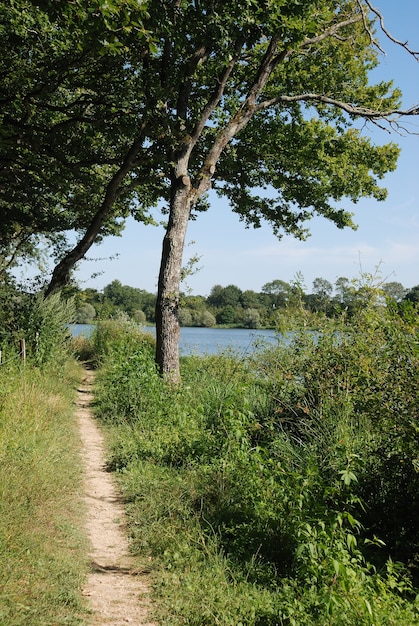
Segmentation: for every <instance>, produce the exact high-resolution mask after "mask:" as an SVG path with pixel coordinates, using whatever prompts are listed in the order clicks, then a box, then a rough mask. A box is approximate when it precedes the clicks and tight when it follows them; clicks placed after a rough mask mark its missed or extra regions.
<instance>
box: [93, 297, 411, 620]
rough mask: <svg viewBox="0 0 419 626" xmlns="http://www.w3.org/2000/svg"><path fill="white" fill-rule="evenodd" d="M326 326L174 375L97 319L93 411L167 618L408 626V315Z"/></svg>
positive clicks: (373, 313) (369, 312) (375, 314)
mask: <svg viewBox="0 0 419 626" xmlns="http://www.w3.org/2000/svg"><path fill="white" fill-rule="evenodd" d="M320 324H322V326H321V332H319V333H318V334H316V336H314V335H313V334H312V333H307V332H306V331H302V332H301V333H296V335H295V337H294V340H293V341H292V342H291V344H289V345H286V346H285V345H284V346H280V347H279V348H277V349H271V350H268V351H267V352H266V353H264V354H263V355H260V356H259V355H258V356H257V357H255V359H254V360H253V361H238V360H236V359H235V358H234V357H232V356H231V355H230V356H221V357H206V358H196V357H188V358H186V359H184V360H183V363H182V376H183V384H182V385H181V386H179V387H173V386H167V385H166V384H165V383H164V381H162V380H161V379H160V378H159V376H158V375H157V373H156V370H155V368H154V364H153V354H152V350H151V349H150V345H149V339H145V338H143V337H142V336H141V335H139V334H138V333H136V332H135V330H134V329H132V328H130V327H129V326H127V327H125V328H124V327H123V326H122V325H116V326H114V327H112V325H109V324H105V325H104V326H103V328H102V329H100V328H99V330H98V334H97V336H96V346H97V348H98V349H99V350H100V352H101V354H102V355H103V356H102V359H103V366H102V369H101V371H100V374H99V377H98V388H97V396H96V403H97V412H98V415H99V416H100V417H101V419H102V420H103V422H104V423H105V424H106V425H107V429H108V433H109V441H110V451H109V460H108V464H109V469H111V470H114V471H116V472H117V473H118V478H119V480H120V482H121V485H122V489H123V492H124V495H125V498H126V501H127V507H128V514H129V518H130V529H131V534H132V539H133V549H134V551H135V552H136V553H137V554H138V555H142V556H143V557H146V556H148V555H152V556H153V562H154V563H155V569H154V583H155V584H154V589H155V595H156V606H157V607H158V619H159V620H160V623H161V624H167V625H170V626H181V625H182V626H184V625H190V626H214V625H220V626H240V625H242V626H305V625H306V624H310V625H312V626H392V625H393V626H396V625H397V626H413V625H415V624H419V603H418V601H417V585H418V580H419V576H418V567H417V564H418V555H419V540H418V536H419V521H418V520H419V496H418V494H419V473H418V461H417V459H418V457H419V446H418V440H417V431H418V418H419V411H418V409H419V405H418V398H419V393H418V391H419V390H418V382H419V376H418V371H419V351H418V345H419V344H418V329H417V317H415V316H414V317H412V318H411V319H407V320H404V319H403V318H402V317H401V316H400V315H399V313H398V312H397V311H392V310H390V309H386V308H384V307H381V306H376V304H375V303H373V304H372V306H367V305H366V306H365V307H363V308H362V310H360V312H359V315H358V316H357V318H353V319H352V320H351V321H350V324H349V323H348V320H342V325H341V326H339V325H337V324H336V322H335V321H333V322H330V323H329V322H328V321H327V320H323V321H321V320H319V328H320ZM401 486H402V488H401Z"/></svg>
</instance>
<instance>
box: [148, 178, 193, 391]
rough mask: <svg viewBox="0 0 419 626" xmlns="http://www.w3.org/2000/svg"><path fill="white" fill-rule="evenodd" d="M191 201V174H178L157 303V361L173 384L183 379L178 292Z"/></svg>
mask: <svg viewBox="0 0 419 626" xmlns="http://www.w3.org/2000/svg"><path fill="white" fill-rule="evenodd" d="M191 202H192V199H191V194H190V181H189V177H188V176H183V177H179V178H178V179H177V181H176V182H175V183H174V189H173V193H172V198H171V201H170V213H169V221H168V224H167V229H166V234H165V236H164V239H163V250H162V257H161V265H160V274H159V282H158V290H157V302H156V339H157V342H156V363H157V365H158V367H159V369H160V372H161V374H162V375H163V376H164V377H166V378H167V379H168V380H170V381H171V382H174V383H178V382H179V381H180V370H179V338H180V326H179V294H180V281H181V272H182V256H183V249H184V244H185V236H186V230H187V227H188V221H189V215H190V211H191Z"/></svg>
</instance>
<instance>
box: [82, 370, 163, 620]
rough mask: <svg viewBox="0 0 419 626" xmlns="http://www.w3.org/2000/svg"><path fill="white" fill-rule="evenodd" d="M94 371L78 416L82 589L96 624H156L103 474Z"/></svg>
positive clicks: (117, 500) (86, 380)
mask: <svg viewBox="0 0 419 626" xmlns="http://www.w3.org/2000/svg"><path fill="white" fill-rule="evenodd" d="M93 380H94V372H93V371H91V370H85V372H84V374H83V380H82V383H81V385H80V387H79V389H78V396H77V417H78V421H79V428H80V436H81V441H82V458H83V460H84V464H85V496H84V500H85V503H86V531H87V534H88V538H89V541H90V544H91V548H90V553H89V560H90V562H91V573H90V574H89V576H88V580H87V582H86V585H85V587H84V589H83V594H84V595H85V596H86V597H87V598H88V602H89V605H90V608H91V611H92V618H91V620H90V624H91V625H92V626H105V625H106V626H126V624H132V625H135V626H156V625H155V624H153V623H152V622H150V621H149V620H148V614H149V610H150V599H149V587H148V584H147V580H146V579H145V576H144V574H142V573H139V572H136V571H135V566H134V562H133V558H132V557H131V556H130V554H129V547H128V540H127V535H126V524H125V516H124V509H123V505H122V502H121V497H120V495H119V494H118V491H117V489H116V486H115V484H114V482H113V479H112V476H111V474H109V473H107V472H106V470H105V451H104V441H103V436H102V434H101V432H100V430H99V428H98V426H97V425H96V423H95V420H94V418H93V416H92V411H91V404H92V399H93V394H92V384H93Z"/></svg>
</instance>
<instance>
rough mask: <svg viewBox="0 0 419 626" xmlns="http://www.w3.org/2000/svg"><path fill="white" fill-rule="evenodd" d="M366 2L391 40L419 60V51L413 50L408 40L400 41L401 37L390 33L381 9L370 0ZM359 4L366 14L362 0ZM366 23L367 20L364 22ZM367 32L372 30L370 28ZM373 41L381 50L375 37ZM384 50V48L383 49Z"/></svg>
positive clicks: (365, 0) (358, 0) (358, 1)
mask: <svg viewBox="0 0 419 626" xmlns="http://www.w3.org/2000/svg"><path fill="white" fill-rule="evenodd" d="M364 2H365V4H366V5H367V7H368V8H369V10H370V11H371V13H374V15H376V16H377V17H378V19H379V21H380V28H381V30H382V31H383V33H384V34H385V36H386V37H388V39H390V41H392V42H393V43H395V44H397V45H398V46H401V47H402V48H404V49H405V50H406V51H407V52H408V53H409V54H411V55H412V57H413V58H414V59H416V61H419V52H415V51H414V50H412V49H411V48H410V47H409V45H408V42H407V41H404V42H403V41H400V40H399V39H396V38H395V37H393V35H392V34H391V33H390V31H388V30H387V28H386V26H385V24H384V17H383V16H382V14H381V13H380V11H379V10H378V9H376V8H375V7H374V6H373V5H372V4H371V2H370V0H364ZM357 3H358V6H359V7H360V9H361V11H362V13H363V14H364V11H363V7H362V3H361V1H360V0H357ZM364 23H365V22H364ZM367 32H370V31H369V30H368V31H367ZM372 41H373V42H374V44H375V45H376V46H377V48H379V50H381V48H380V46H379V44H378V42H377V41H376V40H375V39H374V38H373V39H372ZM381 51H382V50H381Z"/></svg>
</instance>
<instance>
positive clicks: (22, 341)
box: [19, 339, 26, 365]
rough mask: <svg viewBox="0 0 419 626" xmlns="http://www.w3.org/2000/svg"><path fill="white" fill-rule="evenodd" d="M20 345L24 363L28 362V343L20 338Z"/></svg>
mask: <svg viewBox="0 0 419 626" xmlns="http://www.w3.org/2000/svg"><path fill="white" fill-rule="evenodd" d="M19 346H20V352H19V354H20V358H21V359H22V363H23V365H25V364H26V343H25V340H24V339H19Z"/></svg>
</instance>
